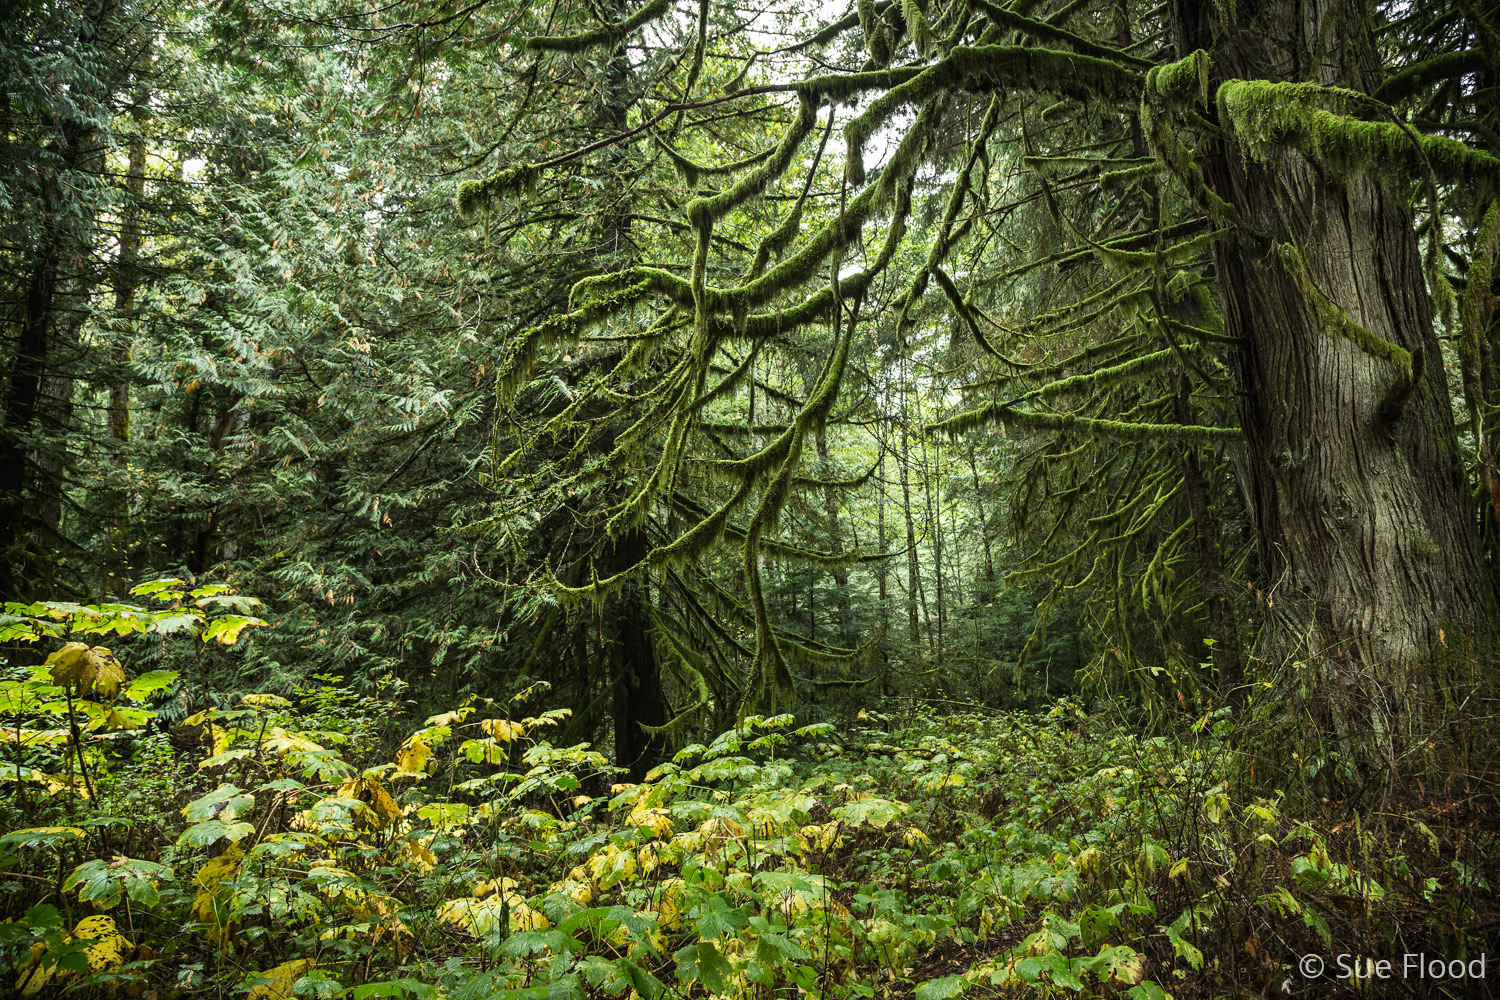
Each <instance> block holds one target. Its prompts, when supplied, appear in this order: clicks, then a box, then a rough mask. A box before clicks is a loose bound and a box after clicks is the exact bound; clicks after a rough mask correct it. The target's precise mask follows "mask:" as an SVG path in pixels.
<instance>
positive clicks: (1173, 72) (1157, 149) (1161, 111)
mask: <svg viewBox="0 0 1500 1000" xmlns="http://www.w3.org/2000/svg"><path fill="white" fill-rule="evenodd" d="M1208 69H1209V63H1208V55H1207V53H1205V52H1203V51H1202V50H1201V49H1199V50H1196V51H1194V52H1192V53H1190V54H1189V55H1187V56H1185V57H1183V58H1182V59H1179V60H1177V61H1176V62H1172V63H1166V64H1165V65H1162V66H1157V67H1156V68H1154V69H1152V70H1151V71H1150V72H1149V73H1147V74H1146V86H1145V92H1144V94H1143V95H1142V96H1141V130H1142V132H1143V133H1144V135H1145V139H1146V145H1147V147H1148V148H1149V149H1150V150H1151V155H1152V156H1154V157H1156V158H1157V160H1159V161H1160V162H1161V164H1162V166H1164V167H1166V168H1167V170H1169V171H1170V172H1171V173H1172V174H1173V175H1174V176H1175V177H1177V179H1178V180H1180V181H1182V183H1183V186H1184V187H1186V188H1187V190H1188V194H1189V196H1190V197H1192V199H1193V201H1194V202H1195V203H1196V204H1197V205H1198V206H1199V207H1200V208H1201V209H1202V210H1203V211H1204V212H1206V213H1207V214H1208V216H1209V218H1211V219H1213V220H1214V221H1215V222H1218V223H1220V224H1221V225H1231V224H1237V223H1238V222H1239V213H1238V211H1236V209H1235V207H1234V206H1233V205H1231V204H1230V203H1229V202H1227V201H1225V200H1224V199H1223V198H1221V197H1219V195H1218V193H1217V192H1215V191H1213V190H1212V189H1210V188H1209V186H1208V183H1207V182H1206V181H1205V180H1204V179H1203V169H1202V167H1200V166H1199V165H1198V163H1197V161H1195V160H1194V159H1193V155H1192V153H1191V152H1190V151H1189V150H1188V148H1187V147H1186V146H1185V145H1183V143H1182V140H1181V139H1180V138H1179V137H1178V135H1177V131H1176V129H1175V128H1173V126H1172V123H1171V121H1170V116H1171V115H1177V116H1183V115H1187V114H1190V113H1191V109H1192V107H1193V106H1194V105H1195V104H1199V105H1206V104H1207V102H1208Z"/></svg>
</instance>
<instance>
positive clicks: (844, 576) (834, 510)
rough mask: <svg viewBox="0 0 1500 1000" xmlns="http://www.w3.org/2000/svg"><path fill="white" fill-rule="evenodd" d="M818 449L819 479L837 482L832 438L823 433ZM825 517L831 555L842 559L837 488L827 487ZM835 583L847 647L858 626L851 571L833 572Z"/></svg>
mask: <svg viewBox="0 0 1500 1000" xmlns="http://www.w3.org/2000/svg"><path fill="white" fill-rule="evenodd" d="M816 437H817V446H818V475H819V476H820V477H822V478H823V479H825V480H826V479H832V478H833V463H832V462H831V461H830V460H829V458H828V435H827V434H824V433H823V432H822V431H819V432H818V433H817V435H816ZM823 516H824V517H826V518H827V519H828V537H829V551H831V552H833V553H835V554H838V555H842V554H843V552H844V537H843V533H842V532H841V531H840V529H839V490H838V487H836V486H825V487H823ZM833 583H834V586H836V587H837V588H838V622H839V625H838V638H837V640H836V641H837V642H839V643H840V644H843V645H847V644H848V643H849V641H850V638H851V636H850V632H851V630H852V629H853V625H854V607H853V604H852V599H851V597H850V595H849V570H848V569H847V568H846V567H843V566H840V567H838V568H836V569H834V570H833Z"/></svg>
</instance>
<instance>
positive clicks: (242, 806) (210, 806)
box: [182, 785, 255, 823]
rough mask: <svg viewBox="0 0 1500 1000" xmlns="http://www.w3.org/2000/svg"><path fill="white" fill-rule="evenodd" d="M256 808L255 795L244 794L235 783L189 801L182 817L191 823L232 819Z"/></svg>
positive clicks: (221, 786)
mask: <svg viewBox="0 0 1500 1000" xmlns="http://www.w3.org/2000/svg"><path fill="white" fill-rule="evenodd" d="M254 808H255V796H253V795H246V794H244V793H243V792H241V791H240V790H239V789H238V788H236V787H235V786H234V785H220V786H219V787H218V788H215V789H214V790H213V791H211V792H209V793H208V794H207V795H203V796H199V797H198V798H196V799H194V800H193V801H192V802H189V803H188V804H187V805H186V806H185V807H184V808H183V810H182V818H183V819H185V820H187V821H188V822H189V823H197V822H201V821H202V820H206V819H214V818H218V819H223V820H232V819H234V818H236V817H238V816H243V815H245V814H246V813H248V812H249V811H250V810H252V809H254Z"/></svg>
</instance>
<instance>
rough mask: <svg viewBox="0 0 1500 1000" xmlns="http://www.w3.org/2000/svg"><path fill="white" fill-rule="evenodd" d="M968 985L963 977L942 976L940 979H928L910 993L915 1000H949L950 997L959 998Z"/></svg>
mask: <svg viewBox="0 0 1500 1000" xmlns="http://www.w3.org/2000/svg"><path fill="white" fill-rule="evenodd" d="M968 988H969V984H968V983H967V982H965V981H964V977H963V976H944V977H943V978H941V979H929V980H928V981H927V982H925V983H923V984H922V985H921V986H918V987H917V988H916V989H915V990H913V991H912V996H913V997H914V998H915V1000H949V998H951V997H961V996H963V995H964V991H965V990H967V989H968Z"/></svg>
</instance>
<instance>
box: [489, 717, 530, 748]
mask: <svg viewBox="0 0 1500 1000" xmlns="http://www.w3.org/2000/svg"><path fill="white" fill-rule="evenodd" d="M479 728H480V729H482V730H484V733H485V735H486V736H490V737H492V738H494V739H497V740H499V741H500V742H501V743H512V742H514V741H516V740H518V739H520V738H521V737H522V736H525V735H526V727H525V726H523V725H521V724H520V723H519V722H508V721H506V720H505V719H485V720H484V721H483V722H481V723H480V724H479Z"/></svg>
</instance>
